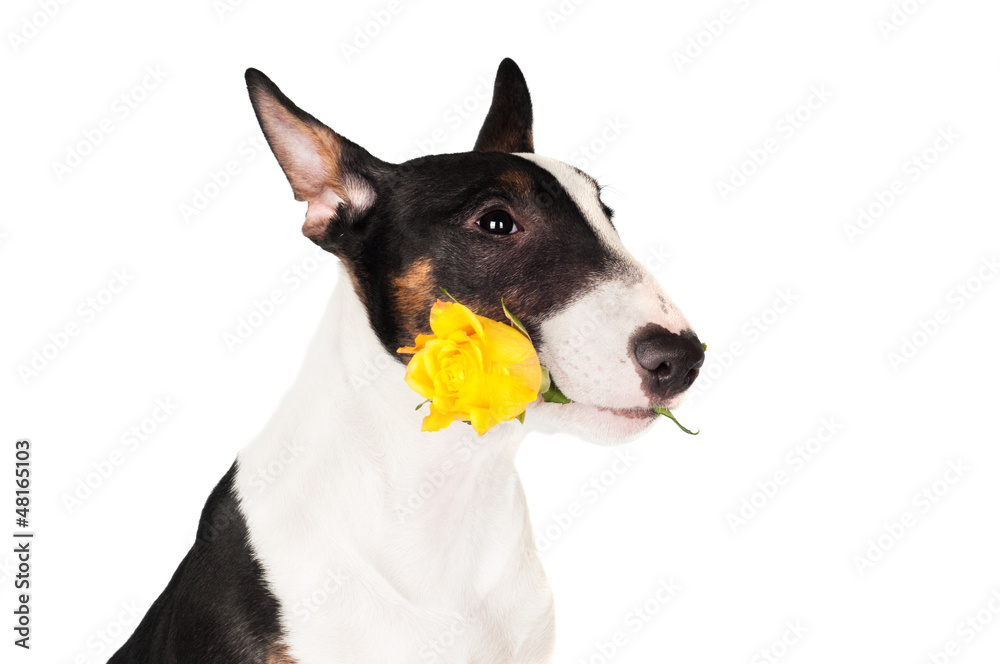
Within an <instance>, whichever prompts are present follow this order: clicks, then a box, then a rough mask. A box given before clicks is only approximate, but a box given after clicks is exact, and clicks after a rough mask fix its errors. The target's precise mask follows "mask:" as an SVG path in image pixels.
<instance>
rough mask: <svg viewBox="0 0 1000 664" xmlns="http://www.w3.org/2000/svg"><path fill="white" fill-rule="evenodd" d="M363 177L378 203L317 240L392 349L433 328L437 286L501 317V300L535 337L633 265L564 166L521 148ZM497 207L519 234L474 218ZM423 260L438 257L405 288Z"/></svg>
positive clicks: (442, 158) (428, 160)
mask: <svg viewBox="0 0 1000 664" xmlns="http://www.w3.org/2000/svg"><path fill="white" fill-rule="evenodd" d="M366 177H367V179H368V181H369V182H370V183H371V184H372V186H373V187H374V189H375V192H376V193H375V204H374V206H373V207H372V209H371V210H369V211H368V212H367V214H366V215H365V217H364V218H363V219H359V220H357V221H356V222H354V223H352V224H349V225H347V224H338V223H332V224H330V227H329V228H328V232H327V234H326V237H325V238H323V239H321V240H320V241H319V242H318V243H319V244H320V246H322V247H324V248H325V249H327V250H328V251H331V252H332V253H334V254H336V255H337V256H339V257H340V258H341V259H342V260H343V261H344V262H345V264H346V266H347V268H348V270H349V271H350V273H351V275H352V278H353V281H354V286H355V289H356V290H357V291H358V295H359V296H360V298H361V300H362V302H364V304H365V307H366V308H367V311H368V317H369V320H370V322H371V325H372V328H373V329H374V330H375V333H376V334H377V335H378V338H379V340H380V341H381V342H382V345H383V346H385V348H386V350H388V351H389V352H390V353H393V354H395V351H396V349H397V348H399V347H400V346H407V345H411V344H412V342H413V338H414V336H415V334H416V333H418V332H419V333H428V332H429V331H430V325H429V313H430V308H431V305H433V303H434V301H435V300H436V299H446V296H445V295H444V294H443V293H442V292H441V291H440V288H445V289H447V290H448V292H449V293H451V295H453V296H454V297H455V298H456V299H457V300H458V301H459V302H461V303H462V304H464V305H466V306H468V307H469V308H470V309H472V310H473V311H475V312H476V313H479V314H481V315H483V316H487V317H489V318H493V319H496V320H504V314H503V311H502V309H501V306H500V300H501V298H503V301H504V302H505V303H506V304H507V307H508V308H509V309H510V310H511V311H512V312H513V313H514V314H515V315H516V316H518V318H520V319H521V320H522V322H524V324H525V326H526V327H527V328H528V330H529V331H530V332H531V333H532V334H533V335H534V334H535V333H537V332H538V326H539V324H540V323H541V321H542V320H543V319H545V318H546V317H548V316H550V315H552V314H554V313H555V312H557V311H558V310H560V309H561V308H563V307H565V306H566V305H568V304H569V303H570V302H572V301H573V299H574V298H575V296H576V295H578V294H579V293H580V292H581V291H583V290H586V289H587V288H588V287H589V286H591V285H593V284H595V283H596V282H597V281H598V280H600V279H603V278H606V277H607V276H608V275H609V274H612V273H617V272H621V271H623V270H624V269H625V266H624V265H622V264H621V263H620V261H619V259H617V258H616V257H615V256H614V255H613V254H612V252H611V251H610V250H609V249H608V248H607V246H605V245H604V244H603V243H602V242H601V240H600V239H599V238H598V236H597V234H596V233H595V231H594V229H593V228H592V227H591V225H590V223H589V222H588V221H587V220H586V219H585V218H584V216H583V214H582V213H581V211H580V210H579V208H578V207H577V205H576V203H575V202H574V201H573V199H572V197H571V196H570V195H569V194H568V193H567V192H566V191H565V190H564V189H563V187H562V185H561V184H560V183H559V181H558V180H557V179H556V178H555V176H554V175H552V174H551V173H549V172H548V171H547V170H545V169H544V168H541V167H539V166H538V165H536V164H534V163H532V162H529V161H528V160H526V159H523V158H521V157H518V156H516V155H509V154H504V153H500V152H482V153H481V152H470V153H461V154H450V155H434V156H428V157H421V158H420V159H416V160H413V161H409V162H406V163H404V164H400V165H399V166H392V167H388V168H387V169H386V168H383V169H381V171H376V170H374V169H372V170H368V171H366ZM496 209H503V210H506V211H507V212H508V213H509V214H510V215H511V216H512V217H513V219H514V220H515V222H516V223H517V225H518V227H519V228H520V229H521V230H520V232H518V233H514V234H513V235H507V236H499V235H491V234H489V233H486V232H484V231H483V230H482V229H481V228H479V227H478V226H477V225H476V223H475V222H476V220H477V219H479V218H480V217H481V216H483V215H484V214H485V213H486V212H489V211H491V210H496ZM421 264H427V265H429V268H428V269H427V270H426V271H425V272H426V273H427V274H426V275H425V277H424V278H423V279H421V281H420V283H416V284H413V286H414V287H412V288H411V287H405V288H404V290H405V292H401V284H404V285H405V284H406V283H407V274H408V273H409V272H410V270H411V269H412V267H413V266H414V265H421ZM401 298H405V300H406V301H405V303H401ZM398 359H399V361H400V362H404V363H405V362H406V361H407V360H408V357H398Z"/></svg>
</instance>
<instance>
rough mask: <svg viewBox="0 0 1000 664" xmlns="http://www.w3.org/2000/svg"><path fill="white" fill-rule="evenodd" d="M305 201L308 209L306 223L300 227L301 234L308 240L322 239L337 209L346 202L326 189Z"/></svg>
mask: <svg viewBox="0 0 1000 664" xmlns="http://www.w3.org/2000/svg"><path fill="white" fill-rule="evenodd" d="M307 200H308V201H309V209H307V210H306V222H305V223H304V224H303V225H302V233H303V234H304V235H305V236H306V237H309V238H319V237H322V236H323V234H324V233H325V232H326V227H327V225H328V224H329V223H330V220H331V219H333V218H334V217H336V216H337V208H338V207H339V206H340V204H341V203H344V202H346V201H344V199H343V198H341V197H340V196H338V195H337V194H336V192H334V191H333V190H332V189H328V188H324V189H322V190H321V191H320V193H319V195H318V196H315V197H313V198H309V199H307Z"/></svg>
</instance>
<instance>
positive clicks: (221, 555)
mask: <svg viewBox="0 0 1000 664" xmlns="http://www.w3.org/2000/svg"><path fill="white" fill-rule="evenodd" d="M236 472H237V464H236V463H233V465H232V467H230V469H229V471H228V472H227V473H226V474H225V475H224V476H223V478H222V479H221V480H220V481H219V483H218V484H217V485H216V487H215V488H214V489H213V490H212V493H211V495H209V497H208V500H207V502H206V503H205V507H204V509H203V510H202V513H201V520H200V522H199V524H198V534H197V537H196V539H195V543H194V545H193V546H192V547H191V550H190V551H188V553H187V555H186V556H185V557H184V560H183V561H182V562H181V564H180V565H179V566H178V568H177V571H176V572H174V575H173V577H172V578H171V579H170V583H169V584H167V587H166V588H165V589H164V591H163V593H162V594H161V595H160V596H159V597H158V598H157V600H156V601H155V602H154V603H153V605H152V607H150V609H149V611H148V612H147V613H146V615H145V617H144V618H143V620H142V622H141V623H140V624H139V626H138V627H137V628H136V630H135V632H134V633H133V635H132V637H131V638H130V639H129V640H128V642H126V643H125V645H124V646H122V648H121V649H120V650H119V651H118V652H117V653H115V655H114V656H113V657H112V658H111V659H110V660H109V663H108V664H133V663H134V664H138V663H140V662H141V663H142V664H183V663H185V662H192V663H193V662H198V663H199V664H236V663H237V662H239V663H241V664H242V663H244V662H261V663H266V664H289V663H290V662H291V661H292V660H290V659H288V658H287V656H286V655H285V654H284V653H285V648H284V646H283V645H282V633H281V625H280V621H279V604H278V600H277V599H276V598H275V597H274V595H273V594H272V593H271V591H270V590H269V588H268V587H267V583H266V581H265V578H264V570H263V568H262V567H261V564H260V562H259V561H258V560H257V558H256V557H255V555H254V553H253V549H252V548H251V546H250V542H249V532H248V529H247V524H246V520H245V518H244V516H243V513H242V511H241V510H240V506H239V500H238V498H237V494H236V490H235V486H234V480H235V477H236Z"/></svg>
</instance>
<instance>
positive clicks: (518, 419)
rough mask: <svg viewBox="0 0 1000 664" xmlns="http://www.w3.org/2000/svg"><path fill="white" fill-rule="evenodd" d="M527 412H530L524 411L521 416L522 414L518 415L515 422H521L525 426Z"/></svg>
mask: <svg viewBox="0 0 1000 664" xmlns="http://www.w3.org/2000/svg"><path fill="white" fill-rule="evenodd" d="M526 412H528V411H526V410H522V411H521V414H520V415H518V416H517V417H515V418H514V419H515V420H517V421H518V422H520V423H521V424H524V414H525V413H526Z"/></svg>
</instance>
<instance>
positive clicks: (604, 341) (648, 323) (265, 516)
mask: <svg viewBox="0 0 1000 664" xmlns="http://www.w3.org/2000/svg"><path fill="white" fill-rule="evenodd" d="M246 82H247V87H248V90H249V93H250V100H251V102H252V104H253V109H254V112H255V113H256V117H257V120H258V122H259V123H260V126H261V127H262V129H263V132H264V136H265V137H266V139H267V142H268V144H269V145H270V147H271V150H272V151H273V152H274V156H275V157H276V158H277V161H278V164H279V165H280V166H281V169H282V170H283V171H284V174H285V176H286V177H287V178H288V182H289V183H290V184H291V187H292V192H293V193H294V194H295V198H296V199H297V200H299V201H305V202H306V203H307V204H308V207H307V209H306V216H305V224H304V225H303V227H302V231H303V233H304V234H305V236H306V237H307V238H309V239H310V240H312V241H313V242H314V243H316V244H317V245H319V246H320V247H321V248H322V249H324V250H326V251H328V252H330V253H332V254H333V255H334V256H336V257H337V258H338V259H339V261H338V269H339V270H340V272H339V275H338V281H337V285H336V287H335V288H334V292H333V295H332V298H331V300H330V303H329V305H328V308H327V310H326V313H325V314H324V316H323V319H322V322H321V324H320V326H319V330H318V331H317V332H316V335H315V337H314V338H313V340H312V341H311V343H310V345H309V347H308V349H307V351H306V354H305V360H304V362H303V364H302V368H301V371H300V373H299V375H298V378H297V379H296V381H295V382H294V384H293V385H292V386H291V388H290V389H289V390H288V392H287V394H286V395H285V397H284V399H283V400H282V401H281V403H280V405H279V406H278V408H277V410H276V412H275V413H274V415H273V416H272V418H271V419H270V421H269V423H268V424H267V425H266V426H265V428H264V430H263V431H262V432H261V433H260V434H259V435H258V436H257V437H256V438H255V439H254V440H252V441H251V442H250V443H249V445H247V446H246V447H245V448H244V449H243V450H242V451H241V452H240V453H239V454H238V456H237V458H236V461H235V462H234V463H233V465H232V467H231V468H230V469H229V471H228V472H227V473H226V474H225V476H224V477H223V478H222V480H221V481H220V482H219V483H218V485H217V486H216V487H215V489H214V490H213V491H212V492H211V495H210V496H209V498H208V501H207V503H206V505H205V508H204V511H203V512H202V515H201V521H200V523H199V527H198V533H197V537H196V540H195V543H194V545H193V546H192V548H191V550H190V552H189V553H188V554H187V556H186V557H185V558H184V560H183V561H182V562H181V563H180V566H179V567H178V568H177V571H176V572H175V574H174V575H173V577H172V578H171V580H170V582H169V584H168V585H167V587H166V589H165V590H164V591H163V593H162V594H161V595H160V597H159V598H158V599H157V600H156V602H155V603H154V604H153V605H152V607H151V608H150V609H149V611H148V612H147V614H146V615H145V617H144V619H143V620H142V621H141V623H140V624H139V626H138V627H137V629H136V631H135V633H134V634H133V635H132V636H131V638H130V639H129V640H128V641H127V642H126V644H125V645H124V646H123V647H122V648H121V649H120V650H119V651H118V652H117V653H116V654H115V655H114V656H113V657H112V658H111V660H110V661H111V662H112V663H113V664H126V663H128V664H140V663H141V664H168V663H169V664H195V663H197V664H250V663H254V664H289V663H296V664H334V663H336V662H344V663H347V662H350V663H351V664H365V663H369V662H370V663H372V664H374V663H376V662H377V663H378V664H386V663H399V664H404V663H405V664H411V663H413V662H440V663H459V662H461V663H469V662H475V663H476V664H501V663H503V664H512V663H516V664H522V663H529V662H531V663H535V662H550V661H551V657H552V651H553V648H554V639H555V633H554V625H555V619H554V612H553V598H552V593H551V590H550V588H549V585H548V583H547V581H546V577H545V572H544V570H543V569H542V565H541V563H540V561H539V556H538V551H537V549H536V545H535V537H534V535H533V532H532V527H531V522H530V518H529V515H528V511H527V506H526V501H525V497H524V492H523V490H522V487H521V483H520V480H519V478H518V474H517V470H516V469H515V464H514V460H515V455H516V453H517V451H518V448H519V446H520V444H521V441H522V439H523V438H524V436H525V434H526V432H527V431H530V430H535V431H542V432H547V433H552V432H568V433H572V434H575V435H577V436H578V437H580V438H583V439H585V440H588V441H591V442H596V443H601V444H609V445H610V444H618V443H622V442H625V441H628V440H631V439H633V438H635V437H636V436H638V435H639V434H641V433H642V432H644V431H646V430H647V429H648V428H649V427H651V426H652V425H653V423H654V422H655V421H656V418H657V414H656V413H654V411H653V410H652V409H653V408H654V407H666V408H674V407H676V406H677V405H679V403H680V401H681V400H682V398H683V393H684V391H685V390H686V389H687V388H688V387H689V386H690V385H691V383H692V381H694V379H695V378H696V376H697V374H698V369H699V367H700V366H701V364H702V362H703V360H704V352H703V348H702V345H701V342H700V341H699V340H698V338H697V336H696V335H695V333H694V332H693V331H692V329H691V326H690V325H689V324H688V322H687V320H686V319H685V318H684V316H683V315H682V314H681V312H680V311H679V310H678V308H677V307H676V306H675V305H674V304H673V302H672V301H671V300H670V299H669V298H668V297H667V295H666V294H665V293H664V291H663V289H662V288H661V287H660V285H659V284H658V283H657V282H656V281H655V280H654V279H653V277H652V276H651V275H650V274H649V272H648V271H647V270H646V269H645V268H644V267H643V266H642V265H641V264H640V263H639V261H637V260H636V259H635V258H634V257H633V256H632V255H631V254H630V253H629V252H628V251H627V250H626V249H625V247H624V246H623V244H622V242H621V240H620V238H619V236H618V233H617V231H616V230H615V227H614V225H613V224H612V221H611V219H612V215H613V213H612V210H611V209H610V208H608V206H607V205H605V204H604V202H603V201H602V200H601V196H600V194H601V187H600V186H599V185H598V184H597V182H596V181H595V180H594V179H593V178H592V177H590V176H589V175H587V174H586V173H584V172H582V171H581V170H579V169H577V168H574V167H573V166H570V165H568V164H565V163H563V162H560V161H557V160H555V159H551V158H548V157H542V156H539V155H536V154H535V153H534V141H533V137H532V111H531V99H530V97H529V94H528V87H527V84H526V83H525V80H524V77H523V75H522V74H521V71H520V69H519V68H518V67H517V65H516V64H514V62H513V61H512V60H509V59H507V60H504V61H503V62H502V63H501V64H500V67H499V70H498V71H497V76H496V82H495V86H494V91H493V99H492V103H491V106H490V109H489V112H488V114H487V116H486V119H485V121H484V123H483V126H482V128H481V130H480V132H479V136H478V139H477V140H476V144H475V146H474V147H473V149H472V151H471V152H464V153H459V154H442V155H430V156H424V157H419V158H417V159H413V160H411V161H407V162H405V163H402V164H392V163H388V162H385V161H382V160H380V159H378V158H376V157H374V156H372V155H371V154H369V153H368V152H367V151H366V150H365V149H364V148H362V147H360V146H359V145H357V144H356V143H353V142H351V141H350V140H348V139H346V138H344V137H343V136H341V135H340V134H338V133H336V132H335V131H333V130H332V129H330V128H328V127H327V126H326V125H324V124H323V123H321V122H320V121H319V120H317V119H316V118H314V117H313V116H312V115H310V114H308V113H306V112H305V111H303V110H301V109H300V108H298V107H297V106H296V105H295V104H294V103H292V101H291V100H290V99H289V98H288V97H286V96H285V95H284V94H282V92H281V91H280V90H279V89H278V88H277V86H275V84H274V83H272V82H271V81H270V79H268V78H267V77H266V76H265V75H264V74H262V73H261V72H259V71H257V70H255V69H249V70H247V72H246ZM442 288H443V289H446V290H447V291H448V293H450V294H451V295H452V296H454V297H455V299H457V300H458V301H459V302H461V303H463V304H464V305H466V306H468V307H469V308H470V309H472V310H473V311H476V312H478V313H479V314H481V315H483V316H486V317H488V318H493V319H496V320H503V319H504V313H503V311H502V306H501V299H502V300H503V302H504V303H505V304H506V306H507V308H508V309H509V310H510V311H512V312H515V313H516V315H517V316H518V318H520V320H521V322H522V323H523V324H524V326H525V327H526V328H527V331H528V333H529V334H530V336H531V338H532V340H533V341H534V344H535V348H536V350H537V352H538V357H539V359H540V361H541V363H542V365H544V366H545V367H547V368H548V370H549V372H550V375H551V377H552V379H553V380H554V381H555V383H556V384H557V385H558V386H559V388H560V389H561V391H562V392H563V394H564V395H565V396H566V397H568V398H569V399H571V400H572V402H571V403H548V402H543V400H542V399H541V398H539V399H538V400H537V401H536V402H534V403H532V404H530V405H529V406H528V408H527V412H526V418H525V420H524V422H523V423H522V422H519V421H516V420H511V421H508V422H503V423H500V424H498V425H496V426H494V427H493V428H492V429H490V430H489V431H488V432H487V433H485V434H484V435H482V436H478V435H476V433H475V432H474V431H472V427H469V426H462V425H460V424H455V425H453V426H451V427H448V428H446V429H444V430H441V431H437V432H422V431H421V418H422V417H423V415H422V413H420V412H416V411H415V410H414V406H415V405H416V403H417V402H419V400H420V399H419V397H418V395H417V394H416V393H415V392H413V391H412V390H411V388H410V387H409V386H408V385H407V383H406V382H405V380H404V373H405V367H406V363H407V361H408V359H409V356H406V355H400V354H398V353H397V350H398V349H399V348H400V347H402V346H407V345H410V344H412V343H413V340H414V338H415V337H416V335H418V334H421V333H429V332H430V329H429V312H430V310H431V307H432V306H433V304H434V302H435V301H436V300H437V299H438V298H439V297H440V296H441V289H442ZM373 367H376V368H377V369H375V370H373ZM362 377H363V378H362ZM275 467H278V468H280V472H273V473H267V474H266V477H267V481H264V480H262V473H261V469H266V468H275ZM415 496H419V500H416V501H415V500H414V497H415Z"/></svg>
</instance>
